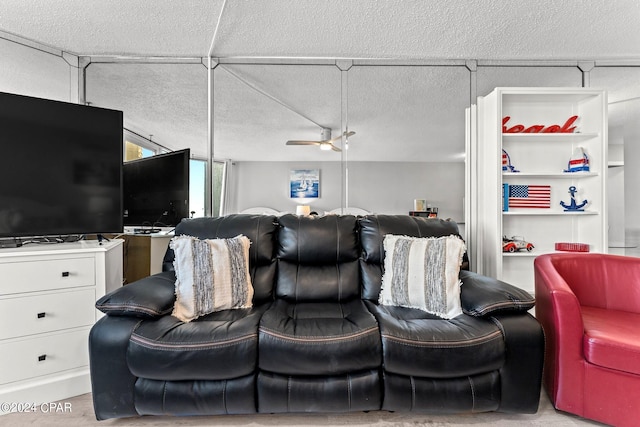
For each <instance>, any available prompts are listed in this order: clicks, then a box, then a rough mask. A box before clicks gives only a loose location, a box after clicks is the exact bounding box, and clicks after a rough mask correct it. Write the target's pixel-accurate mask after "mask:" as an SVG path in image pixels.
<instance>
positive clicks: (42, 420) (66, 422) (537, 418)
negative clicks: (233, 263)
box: [0, 392, 602, 427]
mask: <svg viewBox="0 0 640 427" xmlns="http://www.w3.org/2000/svg"><path fill="white" fill-rule="evenodd" d="M60 403H61V405H59V406H58V409H59V410H60V412H57V413H56V412H55V410H52V411H51V412H49V413H42V412H38V413H21V414H17V413H13V414H7V415H2V416H0V426H11V427H13V426H30V425H33V426H38V427H40V426H44V427H48V426H64V427H74V426H103V427H106V426H211V425H215V426H280V427H285V426H388V427H404V426H407V427H420V426H429V427H438V426H469V425H472V426H476V427H481V426H491V427H494V426H540V427H542V426H544V427H549V426H553V427H557V426H560V427H564V426H602V424H600V423H596V422H593V421H588V420H585V419H582V418H579V417H576V416H573V415H569V414H566V413H563V412H558V411H556V410H555V409H554V408H553V406H552V405H551V403H550V402H549V399H548V397H547V396H546V394H545V393H544V392H543V395H542V397H541V399H540V409H539V411H538V413H537V414H534V415H511V414H500V413H482V414H464V415H416V414H400V413H389V412H385V411H378V412H369V413H362V412H358V413H349V414H309V415H307V414H282V415H266V414H265V415H262V414H261V415H224V416H211V417H181V418H175V417H149V416H147V417H139V418H126V419H117V420H107V421H96V418H95V415H94V413H93V406H92V401H91V394H84V395H82V396H78V397H74V398H70V399H65V400H63V401H61V402H60ZM65 407H66V409H65Z"/></svg>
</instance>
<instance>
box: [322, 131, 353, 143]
mask: <svg viewBox="0 0 640 427" xmlns="http://www.w3.org/2000/svg"><path fill="white" fill-rule="evenodd" d="M355 134H356V133H355V132H354V131H349V132H344V133H343V134H342V135H338V136H336V137H335V138H331V139H329V140H327V142H333V141H337V140H339V139H340V138H342V136H343V135H344V136H345V137H347V138H349V137H350V136H353V135H355Z"/></svg>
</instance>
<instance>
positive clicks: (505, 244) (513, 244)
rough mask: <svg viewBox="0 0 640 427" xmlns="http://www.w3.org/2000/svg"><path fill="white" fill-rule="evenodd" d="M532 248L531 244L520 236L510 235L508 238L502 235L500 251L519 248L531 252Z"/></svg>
mask: <svg viewBox="0 0 640 427" xmlns="http://www.w3.org/2000/svg"><path fill="white" fill-rule="evenodd" d="M533 248H534V246H533V244H531V243H529V242H527V241H525V240H524V238H523V237H522V236H511V238H510V239H509V238H507V236H502V252H516V251H519V250H521V249H526V250H527V251H529V252H531V250H532V249H533Z"/></svg>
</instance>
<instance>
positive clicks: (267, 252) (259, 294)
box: [163, 214, 278, 305]
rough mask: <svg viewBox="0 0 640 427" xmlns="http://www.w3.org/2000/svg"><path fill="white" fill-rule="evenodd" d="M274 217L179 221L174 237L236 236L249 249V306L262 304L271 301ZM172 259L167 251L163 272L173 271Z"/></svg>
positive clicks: (169, 250)
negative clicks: (245, 241) (247, 242)
mask: <svg viewBox="0 0 640 427" xmlns="http://www.w3.org/2000/svg"><path fill="white" fill-rule="evenodd" d="M277 230H278V228H277V224H276V217H275V216H271V215H248V214H234V215H226V216H222V217H215V218H213V217H202V218H188V219H183V220H182V221H181V222H180V223H179V224H178V225H177V226H176V231H175V234H176V236H179V235H187V236H194V237H197V238H199V239H225V238H231V237H235V236H237V235H239V234H242V235H244V236H247V237H248V238H249V240H250V241H251V246H250V247H249V272H250V275H251V284H252V285H253V290H254V294H253V303H254V304H256V305H257V304H263V303H267V302H270V301H271V300H272V299H273V284H274V278H275V273H276V262H275V243H276V240H275V236H276V233H277ZM174 258H175V255H174V253H173V250H172V249H171V248H168V249H167V253H166V254H165V257H164V264H163V268H165V269H170V270H172V269H173V260H174Z"/></svg>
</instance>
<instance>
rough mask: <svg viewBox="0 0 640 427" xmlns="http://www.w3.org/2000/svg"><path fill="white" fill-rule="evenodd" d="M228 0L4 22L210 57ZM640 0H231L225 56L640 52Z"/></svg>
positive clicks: (221, 44) (26, 12)
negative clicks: (212, 44)
mask: <svg viewBox="0 0 640 427" xmlns="http://www.w3.org/2000/svg"><path fill="white" fill-rule="evenodd" d="M222 6H223V0H181V1H169V0H161V1H158V0H138V1H121V0H59V1H48V0H3V1H2V2H0V29H1V30H3V31H6V32H9V33H13V34H17V35H20V36H22V37H26V38H28V39H31V40H34V41H38V42H41V43H44V44H48V45H51V46H54V47H57V48H60V49H62V50H65V51H68V52H71V53H76V54H80V55H158V56H207V55H208V53H209V48H210V46H211V41H212V39H213V36H214V33H216V31H215V29H216V24H217V23H218V18H219V16H220V13H221V10H222ZM639 21H640V2H638V1H637V0H616V1H611V0H590V1H579V2H576V1H560V0H537V1H535V2H531V1H529V2H525V1H495V0H465V1H461V0H457V1H451V0H429V1H425V0H378V1H371V0H349V1H344V0H269V1H264V0H244V1H243V0H227V1H226V3H225V7H224V10H223V11H222V19H221V20H220V26H219V28H218V31H217V34H216V37H215V43H214V46H213V54H214V56H219V57H230V56H231V57H235V56H266V57H270V56H278V57H279V56H287V57H291V56H293V57H330V58H335V57H348V58H438V59H443V58H454V59H456V58H457V59H467V58H471V59H590V58H629V57H632V58H638V56H640V36H639V32H638V24H639Z"/></svg>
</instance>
